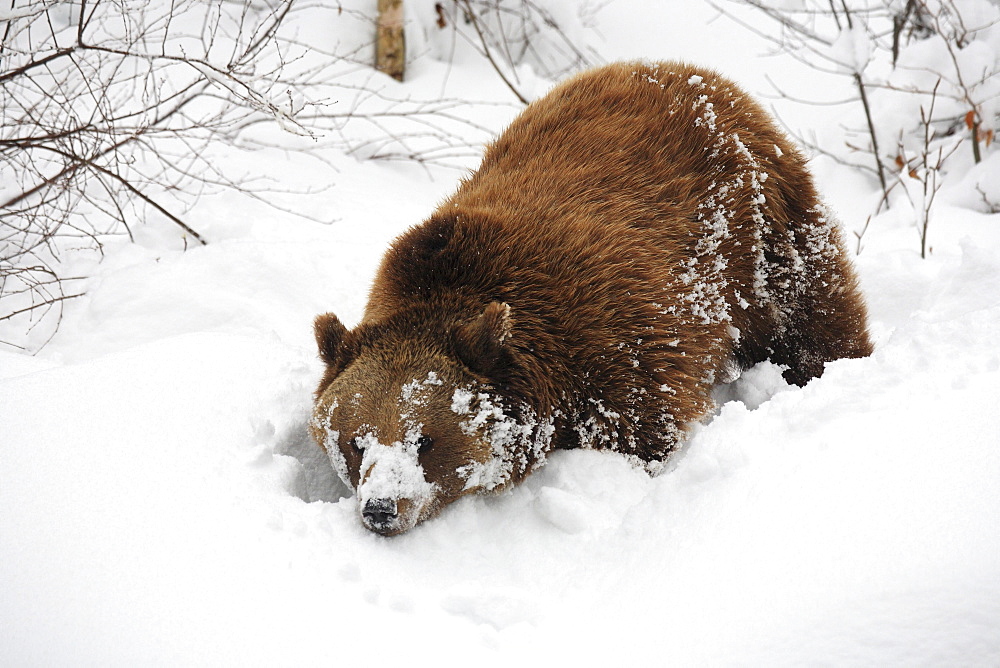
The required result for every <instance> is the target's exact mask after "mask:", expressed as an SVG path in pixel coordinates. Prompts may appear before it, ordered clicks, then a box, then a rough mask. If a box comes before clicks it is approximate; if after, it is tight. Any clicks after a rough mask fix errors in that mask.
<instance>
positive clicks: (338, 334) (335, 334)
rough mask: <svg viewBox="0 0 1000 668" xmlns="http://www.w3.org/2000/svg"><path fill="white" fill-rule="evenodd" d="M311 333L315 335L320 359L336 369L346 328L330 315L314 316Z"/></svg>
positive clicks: (335, 317)
mask: <svg viewBox="0 0 1000 668" xmlns="http://www.w3.org/2000/svg"><path fill="white" fill-rule="evenodd" d="M313 332H314V333H315V334H316V345H317V346H318V347H319V356H320V359H322V360H323V362H324V363H325V364H326V365H327V366H328V367H336V366H338V365H339V364H340V362H341V357H342V355H341V354H340V353H341V349H342V348H343V345H344V338H345V337H346V336H347V328H346V327H344V325H343V324H342V323H341V322H340V320H339V319H337V316H335V315H334V314H332V313H324V314H323V315H320V316H316V320H315V321H314V322H313Z"/></svg>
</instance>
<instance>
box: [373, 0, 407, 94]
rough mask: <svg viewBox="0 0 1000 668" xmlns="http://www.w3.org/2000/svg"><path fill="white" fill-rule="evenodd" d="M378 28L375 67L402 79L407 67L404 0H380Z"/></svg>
mask: <svg viewBox="0 0 1000 668" xmlns="http://www.w3.org/2000/svg"><path fill="white" fill-rule="evenodd" d="M377 30H378V35H377V37H376V40H375V69H377V70H378V71H379V72H385V73H386V74H388V75H389V76H391V77H392V78H393V79H395V80H396V81H402V80H403V71H404V69H405V68H406V39H405V37H404V35H403V0H378V28H377Z"/></svg>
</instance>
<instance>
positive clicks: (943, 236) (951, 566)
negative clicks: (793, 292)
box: [0, 0, 1000, 666]
mask: <svg viewBox="0 0 1000 668" xmlns="http://www.w3.org/2000/svg"><path fill="white" fill-rule="evenodd" d="M568 4H569V3H568ZM680 4H681V3H674V2H649V1H648V0H647V1H645V2H643V1H641V0H616V2H614V3H612V4H611V5H609V6H608V7H607V8H605V9H604V10H602V11H601V12H600V13H599V14H598V15H597V28H598V32H599V34H600V35H601V38H600V39H598V40H597V43H598V45H599V46H600V49H601V53H602V55H603V57H604V58H605V59H607V60H612V59H618V58H624V57H643V58H649V59H668V58H683V59H688V60H692V61H696V62H701V63H705V64H707V65H709V66H712V67H716V68H718V69H720V70H722V71H724V72H726V73H727V74H728V75H730V76H731V77H733V78H735V79H736V80H738V81H740V82H742V83H743V84H744V85H745V86H746V87H747V88H749V89H750V90H752V91H755V92H758V93H761V94H763V93H766V92H767V91H768V90H769V88H768V87H767V84H766V79H765V75H770V76H771V77H772V78H774V79H775V80H778V81H780V82H781V83H782V84H784V85H785V86H794V87H796V89H801V90H804V91H809V90H812V91H823V90H825V89H827V88H830V87H834V86H836V85H839V84H838V83H837V82H836V81H833V82H831V81H824V80H823V78H822V77H820V76H818V75H816V74H815V73H812V72H809V71H807V70H805V69H804V68H803V66H802V65H800V64H798V63H795V62H794V61H791V60H790V59H788V58H782V57H768V58H762V57H759V54H760V53H762V52H763V51H764V50H765V45H764V43H763V42H762V41H761V40H760V39H758V38H756V37H754V36H753V35H752V34H750V33H748V32H746V31H744V30H743V29H742V28H740V27H738V26H736V25H734V24H733V23H731V22H729V21H728V20H726V19H717V20H714V21H710V19H712V17H713V16H714V13H713V12H712V10H711V9H710V8H709V7H708V6H707V5H703V4H702V3H700V2H694V1H692V2H685V3H683V5H684V10H683V13H681V12H680V11H679V10H678V9H677V7H678V6H680ZM413 71H414V72H415V81H413V82H412V83H408V84H404V85H403V86H401V87H400V90H401V91H403V92H404V93H407V92H409V93H414V94H420V95H422V96H425V97H426V96H430V95H432V94H435V93H436V92H438V91H440V90H441V88H442V81H443V80H444V78H445V74H446V73H447V77H448V87H449V90H448V93H449V94H451V95H458V94H462V93H464V94H468V95H469V96H470V97H472V98H475V99H507V98H506V97H505V95H506V93H505V90H504V89H503V88H502V85H501V84H500V83H499V81H498V80H497V79H496V77H495V76H494V75H493V74H492V73H491V71H490V70H489V66H488V64H486V63H485V62H481V61H476V60H474V59H464V60H460V61H459V62H458V63H457V64H456V65H454V66H453V67H451V68H448V67H446V66H445V65H443V64H441V63H439V62H437V61H435V60H434V59H433V58H432V57H431V55H429V52H425V53H424V55H418V58H417V61H416V64H415V65H414V66H413ZM543 90H544V88H541V87H540V89H539V90H538V91H535V92H536V93H538V94H540V93H541V92H543ZM776 104H777V105H778V106H779V111H780V112H781V113H782V116H783V117H784V118H786V119H787V120H788V122H789V123H794V124H796V127H798V128H800V129H803V130H805V131H809V130H811V129H820V130H822V129H827V130H828V129H829V128H830V127H834V128H835V127H836V122H835V121H836V113H837V112H836V110H831V109H827V108H821V107H803V106H799V105H794V104H793V103H790V102H787V101H779V102H777V103H776ZM494 113H496V112H494ZM511 113H513V109H512V110H511ZM509 117H510V116H509V115H508V116H507V118H508V119H509ZM483 122H488V123H494V124H496V127H497V129H499V128H500V127H501V126H502V123H503V119H494V118H489V119H484V121H483ZM274 159H277V158H276V157H275V156H263V157H262V158H261V160H274ZM331 160H332V166H333V167H336V170H334V169H333V167H331V169H330V172H329V174H328V175H326V177H325V178H328V179H329V180H330V181H333V182H334V184H335V186H334V187H333V188H331V189H330V190H328V191H326V192H324V193H322V194H320V195H316V196H315V202H313V203H311V204H310V205H309V206H310V207H311V209H312V213H314V214H315V215H317V216H319V217H326V218H330V219H333V220H334V222H332V223H330V224H328V225H321V224H318V223H312V222H307V221H303V220H301V219H298V218H296V217H294V216H290V215H289V216H283V215H281V214H279V213H277V212H275V211H274V210H272V209H265V208H262V207H260V206H259V205H257V204H254V203H252V202H249V201H246V200H244V199H240V198H238V197H236V196H217V197H215V198H212V199H209V200H206V201H205V202H204V203H203V205H202V208H201V209H200V210H199V212H198V216H199V219H198V220H199V221H200V224H201V226H202V228H203V229H202V231H203V232H204V233H205V235H206V236H207V237H208V238H209V239H211V240H212V243H210V244H209V245H208V246H206V247H203V248H193V249H190V250H188V251H181V250H180V249H179V247H180V245H179V243H178V241H177V239H176V236H174V235H173V230H172V229H170V227H169V224H168V223H165V222H163V221H160V223H161V224H160V227H157V225H155V224H151V226H150V228H149V229H147V230H146V231H144V232H141V233H139V234H138V235H137V243H135V244H130V243H128V242H127V241H126V240H124V239H114V240H109V241H108V242H107V244H106V250H105V258H104V260H103V261H102V262H100V263H96V262H95V261H93V260H91V259H80V260H79V262H80V267H79V269H80V271H86V272H88V273H89V274H90V275H91V276H92V278H91V279H90V280H89V281H88V282H87V284H86V290H87V295H86V296H85V297H83V298H80V299H77V300H75V301H73V302H70V303H68V305H67V308H66V313H65V318H64V320H63V322H62V325H61V328H60V330H59V332H58V333H57V335H56V336H55V338H54V339H53V340H52V341H51V343H49V345H48V346H47V347H45V348H44V349H42V351H41V352H40V353H39V354H38V355H36V356H33V357H32V356H26V355H23V354H20V353H16V352H11V351H10V350H4V349H3V348H0V379H2V380H0V664H3V665H11V666H14V665H102V666H108V665H119V666H134V665H149V664H155V665H302V664H304V663H306V662H310V663H322V664H329V665H339V664H347V663H354V662H357V661H371V662H373V663H379V664H386V665H390V664H391V663H399V662H405V664H406V665H410V664H413V663H416V665H421V664H422V663H425V662H426V663H429V662H431V661H434V662H435V663H437V664H438V665H456V664H458V662H459V661H461V662H462V663H463V664H464V665H470V664H471V665H480V664H486V665H496V664H500V663H501V662H505V663H506V662H509V661H511V660H514V661H530V662H531V663H532V664H534V663H541V662H542V661H554V662H559V663H560V664H563V663H566V664H569V663H576V664H579V665H598V664H603V663H608V662H609V661H616V662H618V663H620V662H622V661H625V662H628V663H635V664H640V665H664V664H665V665H677V666H719V665H741V666H748V665H759V666H802V665H829V666H850V665H857V666H876V665H886V666H888V665H892V666H904V665H905V666H956V665H962V666H996V665H1000V346H998V345H997V343H996V340H997V336H998V335H1000V216H998V215H997V214H994V215H986V214H982V213H976V212H974V211H971V210H970V209H968V208H960V207H959V206H958V204H959V203H961V193H958V194H955V195H954V196H953V197H952V198H951V199H949V198H948V192H947V191H943V192H942V199H941V201H940V203H939V204H938V206H937V208H936V209H935V212H934V218H933V220H932V222H931V228H930V230H931V231H930V245H931V246H932V249H933V250H932V253H931V255H930V256H929V258H928V259H926V260H922V259H921V258H920V256H919V238H918V235H917V232H916V229H915V227H914V225H913V220H914V215H913V212H912V210H908V209H907V207H906V206H905V202H901V203H900V204H899V205H898V206H894V207H893V208H892V209H891V210H890V211H889V212H888V213H885V214H883V215H881V216H879V217H878V218H876V219H874V220H873V221H872V223H871V224H870V225H869V227H868V229H867V232H866V233H865V235H864V238H863V246H862V252H861V253H860V255H859V256H858V258H857V265H858V268H859V271H860V274H861V279H862V284H863V288H864V291H865V293H866V295H867V297H868V299H869V304H870V309H871V318H872V330H873V335H874V337H875V339H876V352H875V354H874V355H873V356H872V357H871V358H869V359H864V360H843V361H838V362H835V363H833V364H831V365H829V366H828V369H827V372H826V374H825V375H824V376H823V377H822V378H821V379H819V380H816V381H813V382H811V383H810V384H808V385H807V386H806V387H804V388H801V389H800V388H795V387H789V386H787V385H786V384H785V383H784V382H783V381H782V379H781V376H780V370H779V369H777V368H775V367H773V366H771V365H769V364H763V365H760V366H758V367H756V368H754V369H752V370H750V371H748V372H747V373H745V374H744V376H743V377H742V378H741V379H740V380H738V381H737V382H736V383H735V384H733V385H732V386H729V387H725V388H721V389H720V391H719V399H720V402H721V409H720V411H719V413H718V415H717V416H716V417H715V418H714V419H713V420H712V421H711V422H710V423H708V424H706V425H704V426H702V427H700V428H699V430H698V431H697V433H696V434H695V435H694V436H693V437H692V438H691V439H690V441H689V443H688V445H687V447H686V448H685V449H684V451H683V452H682V453H680V454H679V455H678V456H677V457H676V458H675V460H674V463H675V467H674V468H673V469H672V470H670V471H668V472H666V473H664V474H663V475H660V476H659V477H657V478H652V479H651V478H649V477H648V476H646V474H645V473H643V472H641V471H639V470H636V469H634V468H632V467H631V466H630V465H629V464H628V463H627V462H626V461H625V460H624V459H622V458H620V457H618V456H615V455H612V454H605V453H599V452H592V451H574V452H557V453H554V454H553V455H551V456H550V458H549V462H548V464H547V465H546V466H545V467H544V468H543V469H542V470H540V471H539V472H537V473H536V474H534V475H533V476H531V477H530V478H529V480H528V481H527V482H526V483H525V484H524V485H522V486H520V487H518V488H517V489H515V490H513V491H510V492H508V493H505V494H502V495H500V496H496V497H479V498H469V499H464V500H462V501H460V502H459V503H456V504H455V505H453V506H451V507H449V508H448V509H447V510H446V511H445V512H444V513H443V514H442V515H441V516H440V517H438V518H436V519H434V520H431V521H428V522H426V523H424V524H422V525H420V526H419V527H417V528H416V529H414V530H413V531H411V532H409V533H407V534H405V535H402V536H399V537H396V538H391V539H386V538H382V537H379V536H377V535H375V534H373V533H370V532H368V531H367V530H365V529H364V528H363V527H362V526H361V523H360V522H359V521H358V518H357V516H356V507H355V503H354V500H353V499H352V498H350V497H349V490H347V489H345V488H344V487H343V486H342V484H341V483H340V482H339V481H338V480H336V477H335V476H334V475H333V473H332V471H331V468H330V465H329V463H328V462H327V461H326V459H325V457H324V456H323V455H322V453H321V452H319V450H318V448H317V447H316V446H315V445H314V444H313V443H312V442H311V441H310V440H309V437H308V435H307V432H306V421H307V419H308V414H309V410H310V402H311V392H312V390H313V388H314V386H315V383H316V381H317V379H318V377H319V374H320V372H321V369H320V364H319V362H318V359H317V358H316V355H315V351H314V345H313V342H312V333H311V321H312V318H313V317H314V316H315V315H316V314H317V313H320V312H323V311H327V310H333V311H335V312H337V314H338V315H340V316H341V318H342V319H343V320H344V322H345V323H347V324H348V325H350V324H352V323H353V322H355V321H356V320H357V319H358V318H359V317H360V314H361V310H362V308H363V306H364V302H365V298H366V290H367V286H368V283H369V281H370V280H371V276H372V273H373V271H374V269H375V266H376V264H377V262H378V260H379V258H380V256H381V253H382V252H383V250H384V249H385V247H386V245H387V244H388V242H389V241H390V240H391V239H392V238H393V236H395V235H396V234H398V233H399V232H401V231H402V230H404V229H405V228H406V227H407V226H409V225H411V224H413V223H416V222H419V221H420V220H421V219H422V218H423V217H424V216H425V215H426V214H427V213H428V212H430V211H431V210H432V209H433V207H434V205H435V203H436V202H437V201H438V200H440V199H441V198H442V197H444V196H445V195H446V194H447V193H448V192H449V191H450V190H451V189H452V188H454V186H455V181H456V179H457V177H458V174H456V173H455V172H450V171H447V170H438V169H433V168H432V169H430V170H425V169H423V168H419V167H414V166H408V165H402V164H398V163H395V164H387V163H372V162H357V161H355V160H354V159H353V158H348V157H345V156H332V157H331ZM814 168H815V172H816V175H817V177H818V179H819V183H820V186H821V190H823V192H824V193H825V194H826V196H827V198H828V199H829V202H830V204H831V205H832V206H833V208H834V209H835V210H837V211H838V212H839V214H840V216H841V218H842V220H843V222H844V225H845V227H846V229H847V231H848V232H847V236H848V237H849V238H853V235H852V233H851V232H852V231H854V230H861V229H862V228H863V227H864V224H865V218H866V216H867V215H868V213H870V211H871V210H872V209H873V207H874V203H875V202H876V201H877V192H876V188H875V186H874V184H873V183H870V182H866V181H864V180H863V179H861V178H860V177H858V176H857V175H856V174H854V173H853V172H850V171H847V170H846V169H845V168H843V167H841V166H838V165H836V164H834V163H833V162H832V161H829V160H824V159H817V160H816V161H815V162H814ZM315 169H316V167H315V164H314V163H308V164H300V163H299V162H297V161H296V159H295V156H294V155H291V156H289V157H288V158H287V161H286V162H283V163H282V166H281V168H280V170H276V171H280V174H281V175H282V178H286V179H288V180H290V181H294V180H296V179H299V178H301V179H307V178H316V174H315ZM980 171H982V172H983V173H985V174H986V176H987V177H989V178H991V179H994V178H995V179H997V180H1000V162H998V160H997V154H996V153H994V154H992V164H986V165H985V166H981V170H980ZM154 222H155V221H154ZM851 245H852V246H853V243H852V244H851Z"/></svg>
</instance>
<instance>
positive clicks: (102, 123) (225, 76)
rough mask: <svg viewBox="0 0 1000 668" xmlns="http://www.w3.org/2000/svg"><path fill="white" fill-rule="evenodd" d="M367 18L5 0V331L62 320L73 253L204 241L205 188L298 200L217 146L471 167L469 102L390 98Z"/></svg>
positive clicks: (329, 9) (1, 225) (133, 0)
mask: <svg viewBox="0 0 1000 668" xmlns="http://www.w3.org/2000/svg"><path fill="white" fill-rule="evenodd" d="M317 16H319V17H320V18H321V19H322V20H321V21H318V22H317V20H316V18H317ZM324 21H325V23H326V24H327V25H331V26H339V25H343V22H346V21H353V22H354V23H355V24H357V25H358V26H361V28H362V30H361V31H360V32H362V33H364V31H365V30H367V29H368V28H369V27H370V28H371V33H370V37H368V36H367V35H366V36H365V37H362V38H359V39H356V40H354V41H353V42H350V43H344V42H337V41H336V40H335V39H334V38H333V36H332V35H326V34H320V32H319V30H318V29H317V28H314V24H316V23H324ZM373 21H374V18H373V17H371V16H369V15H368V14H367V13H364V12H358V11H352V10H345V9H344V8H343V7H341V6H340V5H339V3H328V2H325V1H323V2H320V1H318V0H317V1H315V2H312V1H310V0H172V2H169V3H168V2H162V1H158V0H116V1H114V2H112V1H110V0H58V1H57V0H13V1H12V2H11V3H10V8H8V9H2V10H0V37H2V41H0V173H2V174H3V175H4V176H3V179H2V180H0V325H9V327H7V328H6V330H5V331H19V330H25V329H28V328H31V327H34V326H35V325H37V324H38V323H39V322H41V321H43V320H46V321H48V322H49V325H48V326H49V327H50V328H51V327H53V326H55V325H57V324H58V321H59V318H60V314H61V308H62V305H63V304H64V303H65V302H66V300H68V299H72V298H73V297H76V296H79V294H80V290H79V289H76V288H71V287H69V285H68V284H67V283H65V282H64V280H65V276H63V273H62V269H61V265H62V263H61V259H62V257H63V256H64V255H65V253H66V252H68V251H70V250H74V249H85V248H89V249H96V250H101V249H102V247H103V243H102V242H103V240H104V239H105V238H106V237H107V236H108V235H118V234H125V235H128V236H129V237H131V236H132V232H133V230H134V229H135V227H136V225H138V224H141V223H142V222H144V221H146V220H147V219H156V220H159V221H162V222H161V224H162V223H166V224H170V225H173V226H175V228H176V229H177V232H178V234H179V236H180V237H181V238H182V239H183V240H184V245H185V246H187V245H188V244H195V245H200V244H204V243H206V242H207V241H208V240H207V239H206V237H205V235H204V234H203V233H202V231H201V230H199V229H197V228H198V225H196V224H195V223H193V222H192V220H191V217H192V214H193V207H194V206H195V204H196V202H197V201H198V200H199V198H200V197H201V196H203V195H205V194H207V193H214V192H219V191H223V190H229V191H238V192H241V193H243V194H245V195H247V196H250V197H254V198H256V199H258V200H261V201H264V202H267V203H272V204H274V205H275V206H279V205H278V204H277V202H279V201H285V200H287V197H286V196H287V195H288V194H294V192H295V187H296V186H293V185H289V184H287V183H281V182H276V181H275V180H274V179H273V178H271V177H269V175H267V174H251V173H247V172H246V171H245V170H237V171H234V170H232V169H227V168H225V167H224V166H223V165H224V164H228V163H227V161H225V160H220V159H219V157H220V155H222V154H224V153H225V152H227V151H232V150H256V149H269V148H275V147H278V146H279V145H280V146H281V147H282V148H289V147H295V148H299V149H301V150H302V151H305V152H308V153H309V155H311V156H313V157H314V158H315V159H317V160H321V161H325V160H326V158H325V157H324V156H325V155H326V154H325V153H324V151H325V149H327V148H336V149H338V150H340V151H342V152H347V153H349V154H352V155H355V156H358V157H359V158H375V159H406V160H417V161H421V162H424V163H435V164H464V161H465V160H466V159H467V158H468V157H470V156H473V155H475V154H476V152H477V149H476V146H477V145H479V144H481V142H482V141H483V140H484V139H485V137H486V136H488V133H489V129H488V128H485V127H481V126H479V125H477V124H476V123H474V122H471V121H470V120H469V119H470V118H471V117H472V116H473V114H474V112H475V110H476V107H477V106H478V103H475V102H471V101H467V100H454V99H452V100H448V99H445V100H415V99H411V98H408V97H403V96H399V95H394V94H393V93H392V92H391V90H392V86H393V84H392V83H391V82H389V81H388V80H384V79H383V78H381V75H377V74H375V73H373V72H371V71H370V70H369V66H370V62H368V58H367V55H366V54H367V53H368V50H369V49H370V48H371V45H372V40H373V38H374V23H373ZM342 32H346V33H348V34H352V31H350V30H345V31H342ZM326 40H328V41H326ZM362 54H365V57H364V58H362ZM362 60H364V61H366V62H365V65H364V67H362V66H361V65H359V63H361V62H362ZM269 126H270V127H276V128H280V130H281V131H282V137H283V138H279V139H276V138H275V136H274V132H273V130H269V129H268V127H269ZM228 162H229V163H231V162H232V161H228ZM299 192H301V193H309V192H315V187H314V186H313V187H300V191H299ZM276 196H277V197H276ZM12 323H16V324H12ZM12 345H13V343H12Z"/></svg>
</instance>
